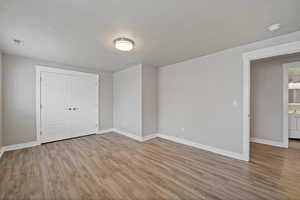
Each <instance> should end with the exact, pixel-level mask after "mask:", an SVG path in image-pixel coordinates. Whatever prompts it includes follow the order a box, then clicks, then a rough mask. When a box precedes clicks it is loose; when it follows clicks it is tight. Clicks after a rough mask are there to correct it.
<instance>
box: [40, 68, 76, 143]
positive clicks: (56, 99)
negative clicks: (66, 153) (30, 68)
mask: <svg viewBox="0 0 300 200" xmlns="http://www.w3.org/2000/svg"><path fill="white" fill-rule="evenodd" d="M69 101H70V79H69V76H67V75H64V74H56V73H48V72H42V74H41V140H42V142H44V143H45V142H52V141H56V140H62V139H66V138H69V137H70V121H69V118H70V110H69V109H70V108H69Z"/></svg>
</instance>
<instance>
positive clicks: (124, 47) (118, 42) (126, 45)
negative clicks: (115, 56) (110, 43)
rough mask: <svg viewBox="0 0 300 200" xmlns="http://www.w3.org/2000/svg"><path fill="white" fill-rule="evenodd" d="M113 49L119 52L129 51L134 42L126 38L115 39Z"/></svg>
mask: <svg viewBox="0 0 300 200" xmlns="http://www.w3.org/2000/svg"><path fill="white" fill-rule="evenodd" d="M114 44H115V48H116V49H118V50H120V51H131V50H132V49H133V46H134V42H133V41H132V40H130V39H128V38H117V39H115V40H114Z"/></svg>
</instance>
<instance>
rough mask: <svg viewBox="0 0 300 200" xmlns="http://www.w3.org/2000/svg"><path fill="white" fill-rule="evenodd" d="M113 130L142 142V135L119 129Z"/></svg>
mask: <svg viewBox="0 0 300 200" xmlns="http://www.w3.org/2000/svg"><path fill="white" fill-rule="evenodd" d="M113 132H116V133H119V134H121V135H124V136H127V137H130V138H132V139H134V140H137V141H139V142H143V138H142V136H139V135H135V134H132V133H128V132H125V131H120V130H118V129H113Z"/></svg>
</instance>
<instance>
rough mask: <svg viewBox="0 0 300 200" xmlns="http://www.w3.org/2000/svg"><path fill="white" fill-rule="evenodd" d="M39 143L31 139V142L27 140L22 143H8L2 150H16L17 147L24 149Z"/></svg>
mask: <svg viewBox="0 0 300 200" xmlns="http://www.w3.org/2000/svg"><path fill="white" fill-rule="evenodd" d="M40 144H41V143H40V142H38V141H33V142H27V143H22V144H14V145H8V146H3V147H2V151H3V152H6V151H13V150H17V149H25V148H29V147H34V146H38V145H40Z"/></svg>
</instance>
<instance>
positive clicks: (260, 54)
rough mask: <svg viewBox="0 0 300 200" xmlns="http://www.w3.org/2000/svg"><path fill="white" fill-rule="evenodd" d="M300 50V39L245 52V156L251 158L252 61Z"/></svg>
mask: <svg viewBox="0 0 300 200" xmlns="http://www.w3.org/2000/svg"><path fill="white" fill-rule="evenodd" d="M298 52H300V41H297V42H292V43H287V44H282V45H278V46H273V47H268V48H264V49H259V50H255V51H251V52H247V53H244V54H243V157H244V160H248V161H249V159H250V151H249V149H250V146H249V145H250V118H249V117H250V62H251V61H253V60H257V59H262V58H269V57H273V56H280V55H286V54H293V53H298Z"/></svg>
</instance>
